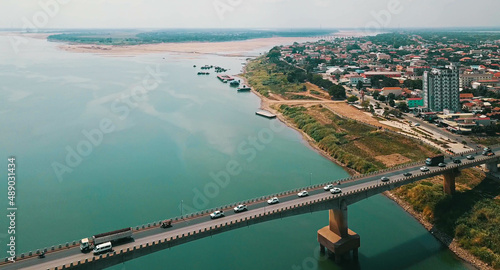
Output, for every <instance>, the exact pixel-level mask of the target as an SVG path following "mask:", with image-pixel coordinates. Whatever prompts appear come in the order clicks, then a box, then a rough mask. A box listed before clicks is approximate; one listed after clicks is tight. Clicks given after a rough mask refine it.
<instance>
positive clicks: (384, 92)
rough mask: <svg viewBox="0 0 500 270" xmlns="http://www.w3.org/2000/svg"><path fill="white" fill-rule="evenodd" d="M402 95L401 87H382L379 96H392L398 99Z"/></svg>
mask: <svg viewBox="0 0 500 270" xmlns="http://www.w3.org/2000/svg"><path fill="white" fill-rule="evenodd" d="M402 93H403V89H401V87H384V88H382V92H381V93H380V94H381V95H383V96H388V95H390V94H394V95H395V96H396V97H399V96H401V94H402Z"/></svg>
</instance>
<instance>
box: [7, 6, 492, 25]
mask: <svg viewBox="0 0 500 270" xmlns="http://www.w3.org/2000/svg"><path fill="white" fill-rule="evenodd" d="M44 3H45V7H44ZM499 8H500V1H499V0H476V1H470V0H469V1H466V0H0V28H23V27H29V28H33V27H35V28H41V29H43V28H297V27H311V28H318V27H323V28H349V27H354V28H365V27H366V26H369V27H371V28H377V27H380V28H382V27H389V28H395V27H450V26H500V16H498V10H499Z"/></svg>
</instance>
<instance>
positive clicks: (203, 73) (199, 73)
mask: <svg viewBox="0 0 500 270" xmlns="http://www.w3.org/2000/svg"><path fill="white" fill-rule="evenodd" d="M198 75H210V72H203V71H200V72H198Z"/></svg>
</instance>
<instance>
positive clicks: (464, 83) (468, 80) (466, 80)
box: [460, 73, 493, 88]
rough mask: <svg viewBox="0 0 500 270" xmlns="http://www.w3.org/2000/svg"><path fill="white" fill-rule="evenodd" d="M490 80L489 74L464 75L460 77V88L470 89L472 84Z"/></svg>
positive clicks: (491, 77) (491, 76) (490, 75)
mask: <svg viewBox="0 0 500 270" xmlns="http://www.w3.org/2000/svg"><path fill="white" fill-rule="evenodd" d="M492 79H493V74H491V73H464V74H461V75H460V88H467V87H471V86H472V83H473V82H477V81H484V80H492Z"/></svg>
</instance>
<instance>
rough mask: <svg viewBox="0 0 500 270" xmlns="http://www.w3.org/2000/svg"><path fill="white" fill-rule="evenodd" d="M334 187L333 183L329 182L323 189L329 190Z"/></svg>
mask: <svg viewBox="0 0 500 270" xmlns="http://www.w3.org/2000/svg"><path fill="white" fill-rule="evenodd" d="M332 188H333V185H332V184H329V185H326V186H325V187H323V189H324V190H325V191H329V190H330V189H332Z"/></svg>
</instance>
